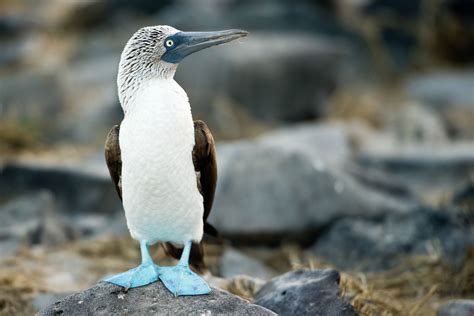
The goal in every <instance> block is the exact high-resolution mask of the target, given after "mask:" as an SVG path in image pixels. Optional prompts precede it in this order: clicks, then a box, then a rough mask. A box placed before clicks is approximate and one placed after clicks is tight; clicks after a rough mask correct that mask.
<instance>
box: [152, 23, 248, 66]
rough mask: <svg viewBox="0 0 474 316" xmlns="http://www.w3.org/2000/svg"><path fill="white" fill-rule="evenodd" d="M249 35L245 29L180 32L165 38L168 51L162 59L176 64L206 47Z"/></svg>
mask: <svg viewBox="0 0 474 316" xmlns="http://www.w3.org/2000/svg"><path fill="white" fill-rule="evenodd" d="M247 35H248V32H247V31H243V30H225V31H215V32H178V33H176V34H174V35H172V36H170V37H168V38H166V39H165V47H166V52H165V53H164V54H163V56H161V59H162V60H164V61H166V62H169V63H174V64H176V63H179V62H180V61H181V60H182V59H183V58H184V57H186V56H188V55H191V54H192V53H195V52H197V51H200V50H202V49H204V48H208V47H211V46H214V45H219V44H223V43H227V42H230V41H233V40H235V39H238V38H241V37H244V36H247ZM171 43H172V45H170V44H171ZM168 46H169V47H168Z"/></svg>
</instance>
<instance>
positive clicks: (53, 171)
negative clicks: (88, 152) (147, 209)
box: [0, 163, 122, 215]
mask: <svg viewBox="0 0 474 316" xmlns="http://www.w3.org/2000/svg"><path fill="white" fill-rule="evenodd" d="M84 169H86V168H81V169H79V168H77V166H73V165H71V166H61V165H56V166H52V165H47V164H44V165H42V164H40V163H28V164H18V163H10V164H7V165H5V166H4V167H3V168H2V169H0V192H2V194H3V195H4V196H9V197H14V196H18V195H22V194H27V193H30V192H34V191H38V190H48V191H50V192H51V193H52V194H53V196H54V198H55V202H56V203H57V204H56V205H57V208H58V209H59V210H63V211H67V213H68V214H69V215H73V214H75V213H77V212H79V213H81V214H84V213H96V214H97V213H98V214H102V215H110V214H113V213H114V212H115V211H116V210H118V209H121V208H122V206H121V202H120V199H119V198H118V196H117V192H116V191H115V188H114V186H113V184H112V181H111V180H110V178H109V176H108V175H107V174H105V172H104V174H97V173H92V172H89V171H87V170H84Z"/></svg>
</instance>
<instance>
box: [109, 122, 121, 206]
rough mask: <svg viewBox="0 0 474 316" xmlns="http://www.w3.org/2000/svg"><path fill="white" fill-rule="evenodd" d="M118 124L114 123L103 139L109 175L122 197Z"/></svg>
mask: <svg viewBox="0 0 474 316" xmlns="http://www.w3.org/2000/svg"><path fill="white" fill-rule="evenodd" d="M119 133H120V125H115V126H114V127H112V129H111V130H110V132H109V134H107V138H106V140H105V162H106V163H107V167H108V168H109V173H110V177H111V178H112V181H113V182H114V185H115V190H117V193H118V195H119V197H120V199H122V180H121V178H122V154H121V151H120V144H119Z"/></svg>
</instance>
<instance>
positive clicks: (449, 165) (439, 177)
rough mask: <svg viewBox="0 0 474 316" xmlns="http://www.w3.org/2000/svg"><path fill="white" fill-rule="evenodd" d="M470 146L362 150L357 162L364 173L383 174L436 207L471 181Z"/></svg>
mask: <svg viewBox="0 0 474 316" xmlns="http://www.w3.org/2000/svg"><path fill="white" fill-rule="evenodd" d="M473 146H474V144H473V143H472V142H454V143H449V144H443V145H441V144H440V145H437V146H433V145H430V144H426V145H421V144H418V145H409V146H400V147H398V148H397V147H396V148H393V149H392V150H388V151H386V152H375V151H374V152H370V151H367V152H364V150H363V151H362V152H361V153H360V154H359V156H358V158H357V162H358V164H359V165H360V166H361V167H362V168H364V169H365V170H366V172H381V173H384V174H385V175H386V177H388V178H390V179H392V180H393V181H396V182H398V183H403V184H404V186H406V187H407V188H409V189H410V190H411V191H412V192H414V193H415V194H417V195H418V196H420V197H422V198H423V199H424V200H425V201H427V202H433V203H435V204H439V202H440V201H442V199H443V198H445V197H446V196H450V195H452V194H453V193H454V192H456V191H459V190H461V189H462V188H464V187H465V186H466V185H467V183H469V182H470V181H471V175H472V174H474V152H473V151H472V148H473Z"/></svg>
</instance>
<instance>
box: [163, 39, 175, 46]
mask: <svg viewBox="0 0 474 316" xmlns="http://www.w3.org/2000/svg"><path fill="white" fill-rule="evenodd" d="M173 45H174V42H173V40H171V39H167V40H166V42H165V46H166V47H172V46H173Z"/></svg>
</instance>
